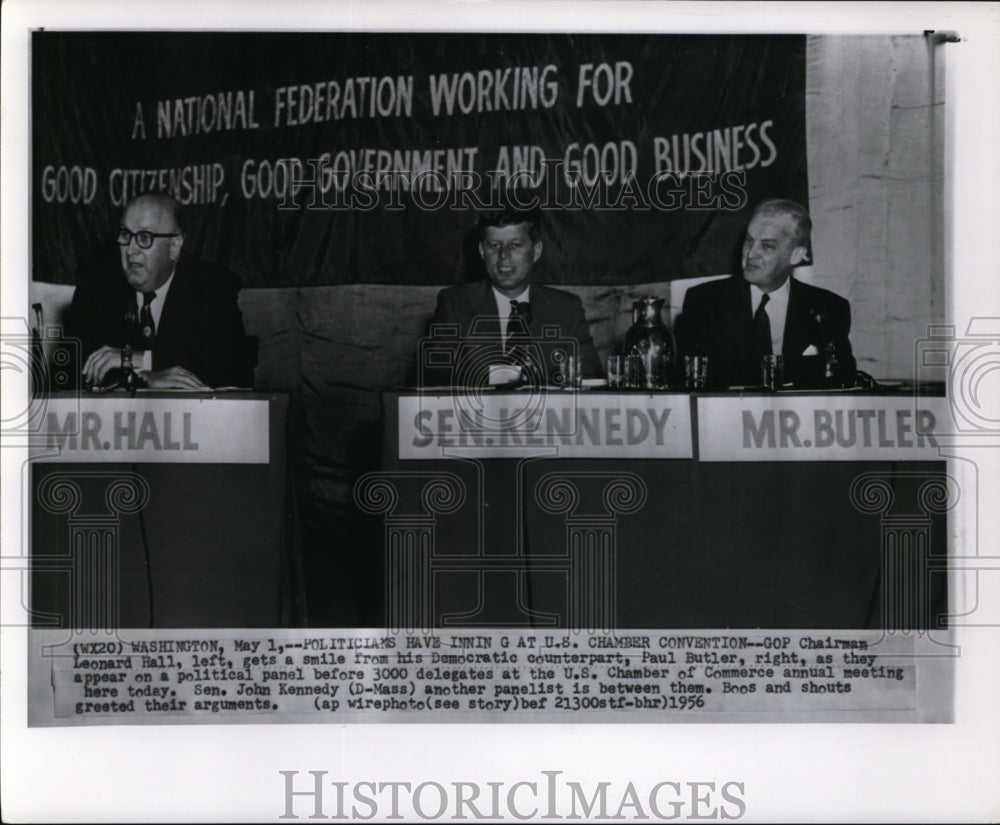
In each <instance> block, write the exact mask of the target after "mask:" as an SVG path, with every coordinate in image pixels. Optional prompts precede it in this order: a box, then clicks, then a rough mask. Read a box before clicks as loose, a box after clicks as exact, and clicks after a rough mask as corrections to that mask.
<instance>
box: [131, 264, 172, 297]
mask: <svg viewBox="0 0 1000 825" xmlns="http://www.w3.org/2000/svg"><path fill="white" fill-rule="evenodd" d="M175 274H177V267H174V271H173V272H171V273H170V277H169V278H167V280H165V281H164V282H163V283H162V284H160V285H159V286H158V287H157V288H156V289H154V290H153V292H155V293H156V298H154V299H153V302H154V303H156V302H159V304H160V306H163V302H164V301H165V300H166V297H167V293H168V292H169V291H170V285H171V284H172V283H173V282H174V275H175ZM144 294H145V293H142V292H136V293H135V300H136V303H138V304H139V306H142V300H143V299H142V296H143V295H144Z"/></svg>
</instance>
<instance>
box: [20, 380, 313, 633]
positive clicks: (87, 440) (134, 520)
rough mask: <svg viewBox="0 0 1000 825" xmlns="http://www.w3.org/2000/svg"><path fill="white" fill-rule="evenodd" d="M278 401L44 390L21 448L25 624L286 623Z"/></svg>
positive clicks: (288, 566) (289, 571)
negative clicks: (27, 491) (40, 415)
mask: <svg viewBox="0 0 1000 825" xmlns="http://www.w3.org/2000/svg"><path fill="white" fill-rule="evenodd" d="M287 410H288V397H287V396H285V395H281V394H262V393H249V392H246V393H244V392H238V393H219V394H210V393H169V392H140V393H139V394H137V395H136V397H135V398H128V397H127V396H125V395H124V394H123V393H120V392H119V393H107V394H84V395H82V396H77V395H75V394H70V393H66V394H55V395H53V396H51V397H50V398H49V399H47V403H46V406H45V413H44V414H45V423H44V426H43V427H42V430H41V438H40V440H39V442H38V443H37V444H36V445H35V447H34V448H33V450H32V461H31V462H30V465H29V469H30V473H29V480H28V483H29V484H30V485H31V490H32V499H31V502H32V504H31V519H30V524H31V549H32V576H31V585H32V586H31V606H32V609H33V624H34V626H36V627H48V626H56V627H71V628H73V629H74V630H75V631H80V632H82V631H85V630H89V631H92V632H96V631H101V630H104V631H107V630H111V629H114V628H129V627H161V628H179V627H213V628H214V627H237V628H239V627H277V626H282V625H286V624H288V623H289V622H290V621H291V620H292V618H293V610H292V598H293V596H294V585H295V571H296V569H297V561H296V555H295V551H294V548H293V547H291V546H290V545H289V542H288V541H287V536H286V532H287V523H286V506H285V505H286V495H287V487H286V482H287V478H286V475H287V474H286V447H285V444H286V432H285V427H286V418H287Z"/></svg>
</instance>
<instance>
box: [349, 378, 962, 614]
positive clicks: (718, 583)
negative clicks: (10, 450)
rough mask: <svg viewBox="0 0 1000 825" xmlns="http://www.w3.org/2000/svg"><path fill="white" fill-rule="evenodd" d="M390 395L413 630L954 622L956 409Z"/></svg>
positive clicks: (863, 401) (883, 398) (822, 402)
mask: <svg viewBox="0 0 1000 825" xmlns="http://www.w3.org/2000/svg"><path fill="white" fill-rule="evenodd" d="M543 395H544V397H541V398H533V397H531V395H530V393H523V392H522V393H510V392H508V393H503V392H489V391H486V392H483V393H462V392H453V393H445V392H428V391H424V392H420V391H414V390H405V389H403V390H392V391H388V392H386V393H385V395H384V398H383V405H384V414H385V429H384V443H383V469H382V471H381V472H379V473H373V474H371V475H370V476H368V477H366V478H365V479H362V482H361V483H360V484H359V485H358V488H357V493H356V497H357V499H358V502H359V505H360V506H362V508H363V509H366V510H367V511H368V512H370V513H372V514H373V515H375V516H377V517H379V518H381V519H382V520H383V524H384V531H383V532H384V553H385V559H386V562H385V563H386V570H387V589H386V602H387V608H386V611H387V612H386V615H387V623H388V624H389V625H390V626H392V627H410V626H414V627H416V626H466V627H468V626H476V625H484V626H486V625H489V626H533V627H552V628H564V627H592V628H603V629H613V628H616V627H625V628H683V627H704V628H716V627H739V628H749V627H773V628H865V627H882V628H887V629H914V628H917V629H923V628H928V627H938V626H940V624H941V622H942V621H943V620H944V617H945V613H946V610H947V579H946V574H945V569H944V568H945V556H946V553H947V511H948V510H949V509H950V508H951V507H952V506H954V502H955V499H956V497H957V490H955V489H954V485H953V483H952V482H951V481H950V479H949V477H948V474H947V468H946V463H945V460H944V459H943V458H942V457H941V456H940V455H939V453H938V449H937V444H936V443H935V434H936V433H941V432H945V431H947V430H948V428H949V427H950V426H951V425H950V420H949V412H948V405H947V401H946V399H944V398H943V397H939V398H927V397H921V398H919V399H918V398H914V397H913V396H907V395H903V394H899V395H874V394H864V393H756V394H754V393H745V394H721V393H719V394H694V395H687V394H677V393H674V394H670V393H666V394H645V393H642V394H640V393H613V392H608V391H606V390H605V391H603V392H579V393H562V394H560V393H554V392H553V393H548V394H543Z"/></svg>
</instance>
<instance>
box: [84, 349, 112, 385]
mask: <svg viewBox="0 0 1000 825" xmlns="http://www.w3.org/2000/svg"><path fill="white" fill-rule="evenodd" d="M121 364H122V351H121V350H120V349H119V348H118V347H101V348H100V349H95V350H94V351H93V352H92V353H90V356H89V357H88V358H87V360H86V362H85V363H84V365H83V380H84V383H86V384H93V385H95V386H98V387H99V386H100V385H101V383H102V382H103V381H104V376H105V375H107V374H108V370H110V369H114V368H115V367H120V366H121Z"/></svg>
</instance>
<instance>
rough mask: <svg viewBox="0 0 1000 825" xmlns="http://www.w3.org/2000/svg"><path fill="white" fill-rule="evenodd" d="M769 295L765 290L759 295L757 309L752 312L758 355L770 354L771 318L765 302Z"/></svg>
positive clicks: (769, 297)
mask: <svg viewBox="0 0 1000 825" xmlns="http://www.w3.org/2000/svg"><path fill="white" fill-rule="evenodd" d="M770 300H771V296H770V295H768V294H767V293H766V292H765V293H764V294H763V295H762V296H761V299H760V303H759V304H758V305H757V311H756V312H754V314H753V325H754V340H755V343H756V344H757V354H758V355H771V354H772V351H771V319H770V318H768V316H767V310H766V309H765V307H766V306H767V302H768V301H770Z"/></svg>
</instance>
